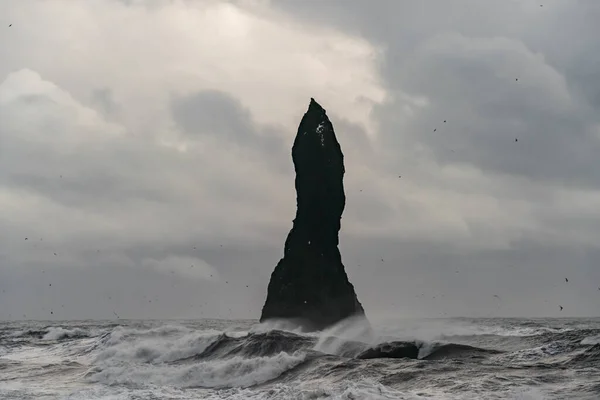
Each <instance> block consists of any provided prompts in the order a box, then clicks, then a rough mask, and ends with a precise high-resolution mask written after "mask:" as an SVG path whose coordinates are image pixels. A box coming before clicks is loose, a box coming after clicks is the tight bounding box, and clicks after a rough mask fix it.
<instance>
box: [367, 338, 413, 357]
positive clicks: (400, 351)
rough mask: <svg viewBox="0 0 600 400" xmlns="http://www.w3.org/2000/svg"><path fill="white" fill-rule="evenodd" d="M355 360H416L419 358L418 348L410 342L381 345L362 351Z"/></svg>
mask: <svg viewBox="0 0 600 400" xmlns="http://www.w3.org/2000/svg"><path fill="white" fill-rule="evenodd" d="M356 358H359V359H363V360H369V359H372V358H410V359H413V360H416V359H417V358H419V347H418V346H417V345H416V344H415V343H412V342H389V343H381V344H378V345H377V346H375V347H371V348H369V349H367V350H365V351H363V352H362V353H360V354H359V355H358V356H356Z"/></svg>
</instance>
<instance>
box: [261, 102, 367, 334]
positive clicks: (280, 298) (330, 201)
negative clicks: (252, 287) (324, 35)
mask: <svg viewBox="0 0 600 400" xmlns="http://www.w3.org/2000/svg"><path fill="white" fill-rule="evenodd" d="M292 159H293V161H294V167H295V170H296V193H297V198H296V200H297V212H296V218H295V219H294V224H293V227H292V230H291V231H290V233H289V234H288V237H287V240H286V241H285V249H284V256H283V258H282V259H281V260H280V261H279V263H278V264H277V266H276V267H275V270H274V271H273V273H272V274H271V280H270V282H269V286H268V293H267V299H266V302H265V305H264V307H263V310H262V315H261V318H260V320H261V322H263V321H266V320H270V319H286V320H292V321H294V322H295V323H297V324H299V325H300V326H301V327H303V328H304V329H305V330H321V329H324V328H326V327H328V326H331V325H334V324H335V323H337V322H339V321H341V320H344V319H346V318H349V317H353V316H361V317H363V316H364V310H363V307H362V305H361V304H360V302H359V301H358V298H357V297H356V293H355V292H354V286H353V285H352V284H351V283H350V282H349V281H348V276H347V275H346V271H345V270H344V265H343V264H342V258H341V255H340V251H339V249H338V243H339V238H338V233H339V231H340V223H341V218H342V212H343V211H344V207H345V204H346V196H345V194H344V184H343V177H344V172H345V169H344V155H343V154H342V149H341V148H340V144H339V143H338V141H337V139H336V137H335V133H334V131H333V125H332V124H331V121H329V118H327V114H326V112H325V110H324V109H323V108H322V107H321V106H320V105H319V104H318V103H317V102H316V101H315V100H314V99H312V98H311V101H310V105H309V107H308V111H307V112H306V114H304V117H303V118H302V121H301V122H300V126H299V127H298V133H297V135H296V139H295V141H294V145H293V147H292Z"/></svg>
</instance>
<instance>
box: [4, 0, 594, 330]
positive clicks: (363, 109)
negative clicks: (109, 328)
mask: <svg viewBox="0 0 600 400" xmlns="http://www.w3.org/2000/svg"><path fill="white" fill-rule="evenodd" d="M542 3H543V4H542ZM316 4H317V2H316V1H296V0H283V1H275V0H272V1H268V0H246V1H243V0H239V1H231V2H225V1H201V0H173V1H167V0H164V1H163V0H79V1H73V0H49V1H42V0H39V1H38V0H19V1H2V2H0V32H1V33H0V289H1V292H0V319H8V318H13V319H14V318H27V319H30V318H35V319H71V318H77V319H80V318H90V319H92V318H102V319H104V318H115V316H114V314H113V311H114V312H115V313H117V314H118V315H119V316H121V318H200V317H219V318H258V316H259V315H260V309H261V307H262V305H263V302H264V299H265V296H266V287H267V284H268V281H269V277H270V274H271V272H272V270H273V268H274V267H275V265H276V264H277V262H278V261H279V259H280V258H281V256H282V254H283V244H284V241H285V238H286V235H287V233H288V231H289V229H290V228H291V225H292V220H293V218H294V214H295V207H296V204H295V191H294V171H293V165H292V160H291V146H292V143H293V140H294V136H295V133H296V129H297V126H298V123H299V122H300V119H301V117H302V115H303V114H304V112H305V111H306V108H307V106H308V104H309V101H310V97H314V98H315V99H316V100H317V101H318V102H319V103H320V104H321V105H322V106H323V107H324V108H325V109H326V110H327V112H328V115H329V117H330V118H331V120H332V122H333V125H334V128H335V130H336V134H337V137H338V140H339V142H340V144H341V146H342V150H343V152H344V154H345V163H346V175H345V181H344V182H345V188H346V195H347V205H346V210H345V213H344V216H343V219H342V231H341V237H340V241H341V251H342V258H343V261H344V264H345V266H346V270H347V272H348V275H349V277H350V280H351V281H352V282H353V284H354V286H355V288H356V290H357V294H358V297H359V299H360V301H361V302H362V303H363V305H364V307H365V309H366V312H367V314H368V315H371V316H372V317H373V318H375V317H377V316H386V315H387V316H389V315H397V316H400V317H415V316H417V317H420V316H427V317H435V316H444V315H447V316H586V315H588V316H589V315H598V310H600V289H599V288H600V51H599V50H598V49H600V25H598V24H597V21H598V20H599V19H600V2H598V1H596V0H588V1H584V0H577V1H576V0H569V1H558V0H544V1H543V2H536V1H532V0H506V1H481V0H470V1H468V0H461V1H459V0H456V1H447V0H439V1H433V0H431V1H421V0H414V1H409V0H407V1H396V0H389V1H384V0H378V1H374V2H367V1H363V0H328V1H326V2H318V4H319V7H317V6H316ZM10 24H12V26H9V25H10ZM382 260H383V261H382ZM565 278H568V279H569V282H568V283H567V282H565ZM494 295H497V296H498V297H495V296H494ZM559 305H562V306H563V307H564V310H563V311H562V312H560V311H559ZM51 313H52V314H51Z"/></svg>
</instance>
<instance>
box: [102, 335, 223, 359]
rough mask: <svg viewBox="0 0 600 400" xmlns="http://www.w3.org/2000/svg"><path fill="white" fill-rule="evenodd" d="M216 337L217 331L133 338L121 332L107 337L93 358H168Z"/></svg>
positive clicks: (202, 346)
mask: <svg viewBox="0 0 600 400" xmlns="http://www.w3.org/2000/svg"><path fill="white" fill-rule="evenodd" d="M218 337H219V333H218V332H212V331H209V332H200V333H189V334H187V335H183V336H181V337H178V338H163V337H149V338H142V339H138V340H135V341H132V340H128V339H127V338H125V337H123V336H121V335H118V334H117V335H115V336H112V335H111V338H110V340H108V341H107V347H106V348H105V349H103V350H102V351H101V352H100V353H99V354H98V356H97V357H96V361H103V360H113V361H132V362H147V363H149V362H154V363H161V362H169V361H175V360H180V359H183V358H187V357H191V356H194V355H196V354H199V353H201V352H203V351H204V350H205V349H206V348H207V347H208V346H209V345H210V344H211V343H213V342H214V341H215V340H216V339H217V338H218Z"/></svg>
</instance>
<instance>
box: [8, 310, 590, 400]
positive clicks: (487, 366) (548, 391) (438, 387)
mask: <svg viewBox="0 0 600 400" xmlns="http://www.w3.org/2000/svg"><path fill="white" fill-rule="evenodd" d="M373 327H374V330H375V333H376V335H375V337H370V338H369V340H368V341H369V343H368V344H361V341H364V340H365V338H363V337H360V335H359V334H358V333H357V331H356V330H354V329H353V328H352V327H351V326H350V327H347V326H346V327H338V328H334V329H331V330H329V331H326V332H322V333H315V334H303V333H299V332H295V331H293V330H286V329H285V326H283V325H279V326H278V325H273V324H271V325H261V324H258V323H257V322H256V321H224V320H197V321H124V320H115V321H104V322H102V321H101V322H99V321H78V322H73V321H69V322H55V321H53V322H43V321H27V322H2V323H0V399H73V400H75V399H111V400H118V399H149V400H151V399H350V400H356V399H444V400H446V399H536V400H537V399H595V400H598V399H600V319H499V318H496V319H494V318H493V319H422V320H415V319H402V320H388V321H381V322H378V323H374V324H373ZM395 340H401V341H413V342H416V343H417V344H418V345H419V347H420V349H419V359H416V360H413V359H370V360H363V359H356V358H353V357H354V356H355V355H356V354H357V352H359V351H361V350H364V348H365V346H367V345H374V344H377V343H382V342H389V341H395Z"/></svg>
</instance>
